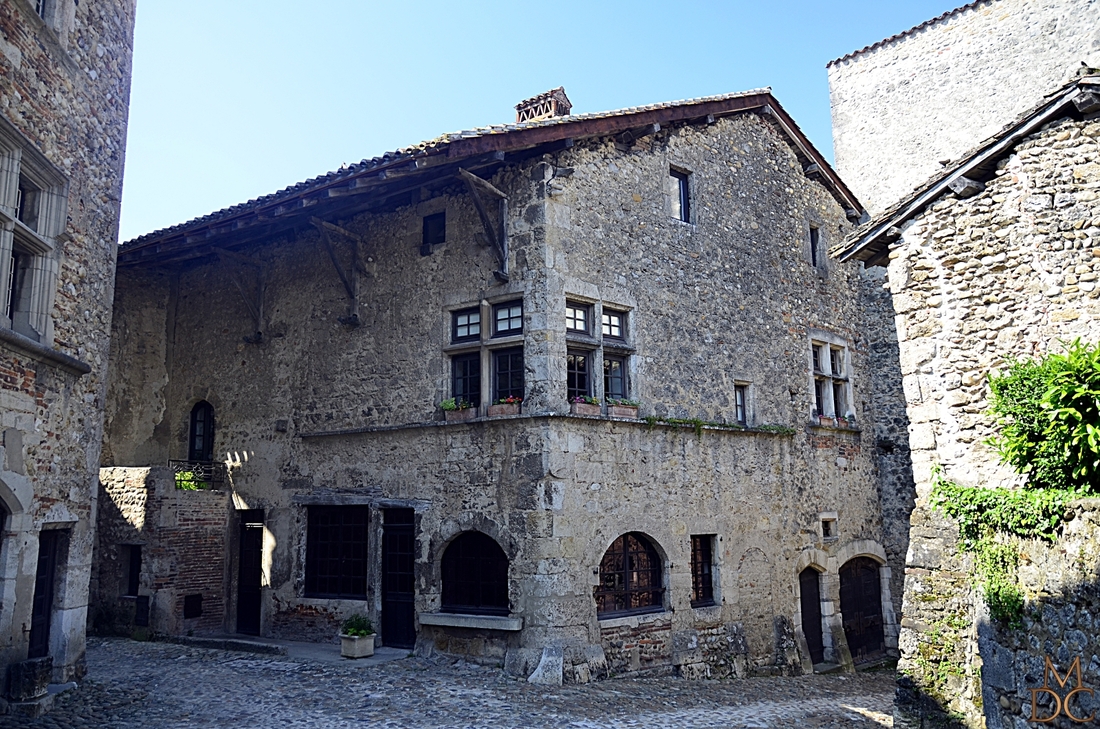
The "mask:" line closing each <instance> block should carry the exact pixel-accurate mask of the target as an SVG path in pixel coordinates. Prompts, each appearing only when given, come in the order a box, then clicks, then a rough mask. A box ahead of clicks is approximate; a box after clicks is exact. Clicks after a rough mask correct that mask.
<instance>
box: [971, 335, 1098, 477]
mask: <svg viewBox="0 0 1100 729" xmlns="http://www.w3.org/2000/svg"><path fill="white" fill-rule="evenodd" d="M1065 349H1066V351H1065V353H1064V354H1050V355H1047V356H1046V357H1045V358H1044V359H1041V360H1019V361H1017V362H1013V363H1012V365H1011V366H1010V367H1009V370H1008V371H1007V372H1005V373H1004V374H1002V375H990V378H989V386H990V390H991V392H992V397H991V400H990V409H989V411H990V414H992V415H993V416H994V417H995V418H996V420H997V425H998V426H999V428H1000V433H999V434H998V435H996V436H994V437H993V438H991V439H990V444H991V445H993V446H994V447H996V449H997V452H998V454H999V455H1000V456H1001V459H1002V460H1003V461H1004V462H1005V463H1007V464H1008V465H1010V466H1012V467H1013V468H1015V469H1016V471H1017V472H1019V473H1023V474H1027V476H1028V486H1029V487H1032V488H1046V489H1087V490H1092V491H1096V490H1098V486H1100V344H1095V345H1088V344H1085V343H1083V342H1081V340H1080V339H1076V340H1074V341H1073V342H1071V343H1070V344H1068V345H1066V346H1065Z"/></svg>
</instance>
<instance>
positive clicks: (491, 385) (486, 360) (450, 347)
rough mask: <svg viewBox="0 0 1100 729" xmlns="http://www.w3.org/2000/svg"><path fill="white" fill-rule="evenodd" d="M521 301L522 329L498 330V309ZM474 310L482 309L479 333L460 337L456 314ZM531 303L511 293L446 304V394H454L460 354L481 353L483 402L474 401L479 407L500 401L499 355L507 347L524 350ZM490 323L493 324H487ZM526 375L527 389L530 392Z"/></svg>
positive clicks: (444, 352)
mask: <svg viewBox="0 0 1100 729" xmlns="http://www.w3.org/2000/svg"><path fill="white" fill-rule="evenodd" d="M517 303H518V304H519V305H520V307H521V312H522V316H523V317H524V318H523V323H522V325H521V331H519V332H516V333H504V334H497V333H496V311H497V309H498V308H500V307H502V306H507V305H514V304H517ZM474 310H477V311H479V312H480V319H481V321H480V327H479V333H478V335H477V336H476V337H475V336H471V337H469V338H463V339H460V340H456V338H455V334H456V331H457V330H456V316H457V315H458V314H461V313H469V312H472V311H474ZM526 313H527V306H526V303H525V302H524V300H523V295H522V293H520V292H516V291H513V292H509V293H503V294H499V295H497V296H492V297H488V298H486V299H482V300H481V301H480V302H470V301H468V300H467V301H465V302H458V303H456V304H454V305H448V306H446V307H444V310H443V315H444V316H445V317H446V320H445V321H446V325H445V329H444V331H445V332H446V340H445V341H444V343H443V347H442V348H443V354H444V359H445V360H446V361H445V367H446V369H445V374H444V373H441V374H444V376H445V377H446V382H447V392H448V393H450V394H448V395H445V396H444V397H454V396H455V393H454V374H453V372H454V371H453V367H454V365H453V361H454V359H455V358H456V357H460V356H464V355H470V354H478V355H479V356H480V358H481V389H480V393H481V401H480V402H476V403H473V405H475V406H477V407H482V406H488V405H491V404H492V403H493V402H495V401H496V391H497V387H496V385H497V382H496V355H497V354H498V353H501V352H502V351H505V350H509V351H510V350H520V351H524V337H525V334H524V332H526V330H527V322H526ZM486 322H489V325H488V326H486ZM526 386H527V382H526V378H525V381H524V391H525V393H526Z"/></svg>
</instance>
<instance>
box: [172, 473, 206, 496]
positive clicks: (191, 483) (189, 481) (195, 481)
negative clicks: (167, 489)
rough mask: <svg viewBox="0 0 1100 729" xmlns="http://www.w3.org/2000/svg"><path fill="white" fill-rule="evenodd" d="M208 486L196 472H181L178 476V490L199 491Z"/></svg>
mask: <svg viewBox="0 0 1100 729" xmlns="http://www.w3.org/2000/svg"><path fill="white" fill-rule="evenodd" d="M206 486H207V484H206V482H205V481H203V480H202V478H200V477H199V475H198V474H197V473H195V472H194V471H180V472H179V473H177V474H176V488H178V489H182V490H184V491H199V490H200V489H204V488H206Z"/></svg>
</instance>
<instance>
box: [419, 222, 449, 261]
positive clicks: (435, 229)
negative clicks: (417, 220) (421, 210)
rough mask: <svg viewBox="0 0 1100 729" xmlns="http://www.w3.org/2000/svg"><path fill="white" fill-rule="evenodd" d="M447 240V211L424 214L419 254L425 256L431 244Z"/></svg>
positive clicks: (435, 244)
mask: <svg viewBox="0 0 1100 729" xmlns="http://www.w3.org/2000/svg"><path fill="white" fill-rule="evenodd" d="M446 242H447V213H445V212H443V213H435V214H434V215H425V216H424V228H423V232H422V237H421V240H420V254H421V255H423V256H427V255H429V254H431V252H432V246H437V245H440V244H441V243H446Z"/></svg>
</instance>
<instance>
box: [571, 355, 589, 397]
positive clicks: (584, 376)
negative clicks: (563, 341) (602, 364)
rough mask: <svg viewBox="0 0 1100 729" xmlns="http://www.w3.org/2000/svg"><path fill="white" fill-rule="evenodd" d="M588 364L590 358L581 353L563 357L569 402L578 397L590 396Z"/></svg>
mask: <svg viewBox="0 0 1100 729" xmlns="http://www.w3.org/2000/svg"><path fill="white" fill-rule="evenodd" d="M590 362H591V356H590V355H588V354H587V353H583V352H570V353H569V354H567V355H566V356H565V372H566V375H565V377H566V387H567V389H568V393H567V394H568V396H569V400H570V402H572V401H573V400H574V399H575V398H578V397H590V396H591V395H592V377H591V368H590V367H589V364H590Z"/></svg>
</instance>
